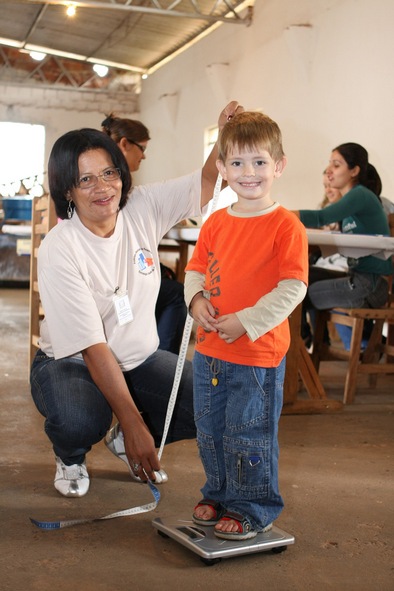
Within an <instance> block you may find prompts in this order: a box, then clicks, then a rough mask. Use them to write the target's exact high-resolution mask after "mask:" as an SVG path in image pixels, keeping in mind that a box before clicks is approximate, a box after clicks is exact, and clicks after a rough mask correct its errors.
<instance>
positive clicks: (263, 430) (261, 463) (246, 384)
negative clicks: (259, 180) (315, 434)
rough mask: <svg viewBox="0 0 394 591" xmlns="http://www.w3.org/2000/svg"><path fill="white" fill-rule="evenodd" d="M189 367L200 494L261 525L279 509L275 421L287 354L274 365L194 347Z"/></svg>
mask: <svg viewBox="0 0 394 591" xmlns="http://www.w3.org/2000/svg"><path fill="white" fill-rule="evenodd" d="M193 372H194V416H195V421H196V427H197V443H198V447H199V452H200V457H201V461H202V463H203V466H204V469H205V474H206V478H207V481H206V483H205V485H204V486H203V488H202V489H201V492H202V494H203V497H204V498H206V499H213V500H216V501H219V502H220V503H221V504H222V505H223V506H224V507H225V508H226V509H227V510H229V511H237V512H238V513H241V514H242V515H244V516H245V517H248V518H249V520H250V522H251V523H252V525H253V527H255V528H256V529H257V530H261V529H263V528H264V527H265V526H266V525H268V524H269V523H272V522H273V521H274V520H275V519H276V518H277V517H278V516H279V514H280V513H281V511H282V509H283V500H282V498H281V496H280V494H279V487H278V456H279V446H278V421H279V417H280V413H281V409H282V401H283V380H284V374H285V359H283V360H282V362H281V363H280V365H279V366H278V367H275V368H262V367H251V366H246V365H238V364H234V363H228V362H225V361H220V360H218V359H213V358H212V357H206V356H204V355H201V354H200V353H198V352H196V353H195V354H194V359H193ZM215 377H216V379H217V385H216V386H215V385H213V384H212V379H213V378H215Z"/></svg>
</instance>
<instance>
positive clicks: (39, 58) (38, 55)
mask: <svg viewBox="0 0 394 591" xmlns="http://www.w3.org/2000/svg"><path fill="white" fill-rule="evenodd" d="M46 56H47V54H46V53H42V51H31V52H30V57H32V58H33V59H34V60H36V61H37V62H42V60H43V59H44V57H46Z"/></svg>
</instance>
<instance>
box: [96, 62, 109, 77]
mask: <svg viewBox="0 0 394 591" xmlns="http://www.w3.org/2000/svg"><path fill="white" fill-rule="evenodd" d="M93 70H94V71H95V72H96V74H97V76H100V78H104V76H106V75H107V74H108V67H107V66H103V65H102V64H94V66H93Z"/></svg>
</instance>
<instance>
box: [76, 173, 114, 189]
mask: <svg viewBox="0 0 394 591" xmlns="http://www.w3.org/2000/svg"><path fill="white" fill-rule="evenodd" d="M99 178H102V179H103V180H104V181H105V182H107V183H111V182H113V181H117V180H118V179H120V170H119V168H107V170H104V172H102V173H101V174H99V175H97V176H96V175H95V174H86V175H85V176H83V177H81V178H80V179H79V181H78V183H77V187H79V188H80V189H91V188H92V187H95V186H96V185H97V183H98V181H99Z"/></svg>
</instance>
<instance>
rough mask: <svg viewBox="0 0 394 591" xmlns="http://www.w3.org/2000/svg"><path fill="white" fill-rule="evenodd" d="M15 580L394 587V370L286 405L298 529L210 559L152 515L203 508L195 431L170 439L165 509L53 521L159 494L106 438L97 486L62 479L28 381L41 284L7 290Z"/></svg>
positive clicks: (34, 588) (9, 585)
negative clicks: (297, 411)
mask: <svg viewBox="0 0 394 591" xmlns="http://www.w3.org/2000/svg"><path fill="white" fill-rule="evenodd" d="M0 315H1V324H0V336H1V347H2V351H1V356H0V376H1V382H0V395H1V402H2V404H1V429H0V440H1V450H2V453H1V463H0V465H1V485H0V486H1V524H2V536H1V546H2V550H1V553H0V569H1V571H0V572H1V575H0V588H1V590H2V591H22V590H28V591H53V590H54V589H55V590H56V591H65V590H69V589H78V590H80V591H109V590H110V589H111V590H112V589H115V590H116V591H132V590H133V591H134V590H137V591H145V590H148V589H149V590H151V591H156V590H166V589H177V590H178V591H186V590H193V591H194V590H198V589H204V591H214V590H215V591H216V589H218V588H221V589H222V588H223V589H226V591H240V590H246V591H248V590H252V589H269V590H270V591H298V590H300V591H301V590H303V591H309V590H311V591H316V590H319V591H325V590H334V591H345V590H346V591H375V590H379V591H392V590H393V589H394V570H393V569H394V549H393V547H394V511H393V491H394V480H393V473H394V462H393V456H394V453H393V452H394V441H393V437H394V436H393V417H394V376H389V377H383V378H381V379H380V381H379V386H378V389H377V390H376V391H375V392H371V391H369V390H368V388H367V387H366V382H365V383H364V384H363V382H362V381H361V382H360V387H359V388H358V393H357V396H356V403H355V404H354V405H352V406H348V407H346V408H345V409H344V410H343V411H342V412H339V413H333V414H318V415H306V416H300V415H297V416H296V415H292V416H291V415H282V418H281V423H280V445H281V456H280V483H281V492H282V495H283V496H284V500H285V509H284V511H283V513H282V515H281V516H280V518H279V520H278V522H277V526H278V527H280V528H281V529H283V530H285V531H286V532H289V533H290V534H292V535H294V536H295V544H294V545H289V546H288V549H287V551H286V552H283V553H281V554H273V553H272V552H260V553H255V554H249V555H247V556H241V557H235V558H230V559H223V560H222V561H221V562H220V563H218V564H215V565H214V566H206V565H204V564H203V563H202V562H201V561H200V559H199V558H198V556H197V555H196V554H195V553H193V552H191V551H190V550H188V549H187V548H185V547H183V546H181V545H179V544H178V543H176V542H175V541H173V540H171V539H164V538H162V537H161V536H159V535H158V534H157V531H156V530H155V529H154V528H153V527H152V519H154V518H156V517H160V518H162V519H165V518H172V517H177V516H180V517H185V518H187V519H188V518H189V516H190V513H191V511H192V507H193V506H194V504H195V502H196V501H197V500H198V499H199V496H200V495H199V488H200V486H201V485H202V483H203V471H202V468H201V465H200V463H199V459H198V456H197V450H196V446H195V442H194V441H186V442H179V443H176V444H171V445H169V446H167V447H166V448H165V450H164V454H163V458H162V463H163V466H164V467H165V469H166V470H167V472H168V473H169V482H168V483H167V484H165V485H164V486H162V487H161V488H160V491H161V493H162V498H161V501H160V503H159V505H158V507H157V508H156V509H155V510H154V511H152V512H150V513H143V514H140V515H135V516H129V517H121V518H118V519H113V520H108V521H96V522H92V523H87V524H83V525H77V526H74V527H70V528H65V529H60V530H55V531H42V530H40V529H38V528H37V527H35V526H34V525H32V524H31V523H30V521H29V517H34V518H36V519H38V520H43V521H53V520H55V521H57V520H59V519H67V520H68V519H80V518H84V517H87V518H91V517H95V516H102V515H106V514H109V513H113V512H115V511H119V510H122V509H127V508H129V507H133V506H136V505H140V504H145V503H149V502H150V501H151V500H152V497H151V495H150V493H149V490H148V489H147V487H145V486H143V485H138V484H133V483H131V482H130V480H129V478H128V473H127V471H126V469H125V468H124V464H123V463H122V462H120V461H119V460H117V459H116V458H114V457H113V456H112V455H111V454H110V453H109V452H108V451H107V450H106V448H105V446H104V444H103V443H101V444H98V445H96V446H95V448H94V449H93V450H92V452H91V453H90V454H89V455H88V468H89V471H90V474H91V477H92V481H91V489H90V492H89V494H88V495H87V496H86V497H84V498H82V499H66V498H64V497H61V496H60V495H59V494H58V493H57V492H56V491H55V489H54V488H53V484H52V481H53V476H54V459H53V454H52V451H51V448H50V445H49V442H48V440H47V438H46V436H45V435H44V433H43V428H42V427H43V424H42V423H43V421H42V418H41V416H40V415H39V414H38V413H37V411H36V410H35V407H34V406H33V403H32V401H31V399H30V394H29V385H28V381H27V349H28V325H29V318H28V290H26V289H6V288H1V289H0ZM322 375H323V380H324V383H325V385H326V387H327V391H328V395H329V396H330V397H332V398H337V399H340V398H341V388H342V386H343V370H342V369H341V367H340V364H338V366H336V367H335V369H334V371H331V374H328V373H327V370H325V368H324V367H323V374H322Z"/></svg>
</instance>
